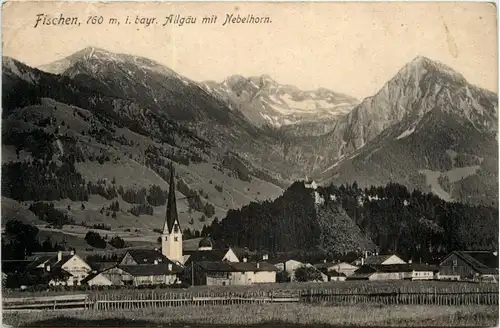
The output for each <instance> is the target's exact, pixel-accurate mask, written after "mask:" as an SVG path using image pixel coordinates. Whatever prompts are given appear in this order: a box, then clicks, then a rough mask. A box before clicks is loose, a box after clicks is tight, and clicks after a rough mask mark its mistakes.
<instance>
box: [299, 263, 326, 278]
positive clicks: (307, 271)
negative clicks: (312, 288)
mask: <svg viewBox="0 0 500 328" xmlns="http://www.w3.org/2000/svg"><path fill="white" fill-rule="evenodd" d="M295 280H296V281H299V282H308V281H323V277H322V276H321V272H320V271H318V270H317V269H316V268H314V267H307V266H301V267H299V268H298V269H297V270H295Z"/></svg>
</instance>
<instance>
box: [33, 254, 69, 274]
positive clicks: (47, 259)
mask: <svg viewBox="0 0 500 328" xmlns="http://www.w3.org/2000/svg"><path fill="white" fill-rule="evenodd" d="M73 256H75V254H73V255H71V254H69V255H62V257H61V261H58V260H57V255H55V256H48V255H47V256H39V257H37V258H35V260H34V261H33V262H31V263H30V264H28V265H27V266H26V270H27V271H30V270H33V269H36V267H37V266H39V265H41V264H43V265H44V267H46V266H50V268H51V271H53V270H54V269H58V268H61V267H62V266H63V265H64V264H65V263H66V262H68V261H69V260H70V259H72V258H73Z"/></svg>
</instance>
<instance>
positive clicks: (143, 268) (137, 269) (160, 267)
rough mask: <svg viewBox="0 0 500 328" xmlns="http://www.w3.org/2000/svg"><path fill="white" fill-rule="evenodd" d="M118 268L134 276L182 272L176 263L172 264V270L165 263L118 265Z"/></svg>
mask: <svg viewBox="0 0 500 328" xmlns="http://www.w3.org/2000/svg"><path fill="white" fill-rule="evenodd" d="M118 268H120V269H122V270H123V271H125V272H127V273H129V274H130V275H132V276H134V277H136V276H162V275H169V274H176V273H179V272H182V268H181V267H180V266H178V265H175V264H172V270H169V269H168V264H167V263H159V264H144V265H120V266H119V267H118Z"/></svg>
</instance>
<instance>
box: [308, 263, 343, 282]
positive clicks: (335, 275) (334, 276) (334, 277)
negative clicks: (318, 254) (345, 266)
mask: <svg viewBox="0 0 500 328" xmlns="http://www.w3.org/2000/svg"><path fill="white" fill-rule="evenodd" d="M314 267H315V268H316V269H317V270H319V271H320V272H321V275H322V277H323V281H345V279H346V277H347V276H346V274H345V273H342V272H339V271H337V270H336V269H338V267H337V266H336V263H333V262H323V263H319V264H315V265H314Z"/></svg>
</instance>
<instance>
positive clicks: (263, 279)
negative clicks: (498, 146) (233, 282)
mask: <svg viewBox="0 0 500 328" xmlns="http://www.w3.org/2000/svg"><path fill="white" fill-rule="evenodd" d="M254 279H255V280H254V283H273V282H276V272H274V271H259V272H256V273H255V274H254Z"/></svg>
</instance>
